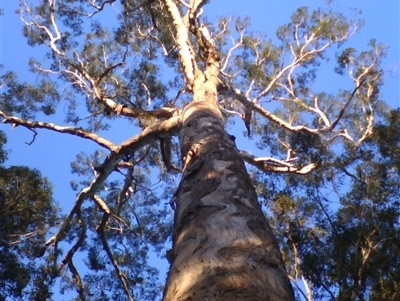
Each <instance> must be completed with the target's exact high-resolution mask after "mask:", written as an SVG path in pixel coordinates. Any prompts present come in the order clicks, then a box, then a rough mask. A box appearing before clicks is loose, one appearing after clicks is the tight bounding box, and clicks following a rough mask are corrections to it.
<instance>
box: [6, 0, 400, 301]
mask: <svg viewBox="0 0 400 301" xmlns="http://www.w3.org/2000/svg"><path fill="white" fill-rule="evenodd" d="M216 2H217V1H204V0H191V1H188V2H186V1H183V0H179V1H178V0H176V1H175V0H150V1H138V0H121V1H118V0H105V1H97V0H96V1H95V0H68V1H56V0H46V1H44V0H35V1H30V2H28V1H25V0H21V1H19V7H17V5H16V7H12V5H11V4H7V6H6V8H11V7H12V9H16V13H17V14H14V15H12V14H11V11H7V10H5V11H4V13H5V14H6V16H7V17H9V16H11V15H12V16H13V18H14V19H13V20H14V21H13V22H17V21H16V20H17V19H18V18H19V20H18V22H20V24H21V25H22V31H20V32H19V36H18V37H15V39H16V43H18V45H19V43H20V40H21V41H22V39H23V41H24V42H23V44H22V43H21V45H22V46H21V47H24V48H23V49H24V51H25V52H26V53H28V54H27V55H26V56H25V55H24V58H26V62H27V64H26V65H23V67H21V64H22V62H20V61H17V60H16V62H15V68H13V64H12V63H9V62H7V61H5V62H4V66H2V73H1V76H0V81H1V94H0V117H1V120H2V122H3V127H2V129H3V130H5V132H6V133H7V136H8V137H7V138H8V140H10V141H11V144H10V145H11V150H9V151H8V153H7V150H8V149H7V144H4V143H5V141H6V140H7V139H6V137H5V135H3V134H2V135H1V137H0V144H1V146H2V148H1V151H0V163H1V166H0V169H1V175H0V202H1V209H2V210H1V211H0V212H1V213H0V214H1V218H0V237H1V241H0V252H1V255H2V256H1V257H2V258H3V259H2V260H1V261H0V270H1V271H2V273H0V274H2V275H3V276H1V277H0V300H7V301H8V300H27V299H29V300H46V298H47V300H59V299H60V298H61V299H65V298H69V299H68V300H160V299H161V298H164V299H163V300H171V299H168V298H170V297H169V296H170V292H169V291H170V290H173V289H174V285H175V284H173V283H174V282H173V280H171V279H174V278H173V274H174V271H175V270H174V267H175V266H176V264H177V262H178V263H179V262H180V259H179V258H180V257H179V256H180V255H181V253H183V252H178V251H177V250H180V249H179V246H178V244H179V241H180V240H184V239H183V238H182V237H185V235H184V234H182V233H184V232H185V231H186V230H187V231H189V230H190V229H191V227H192V228H193V227H194V226H193V225H195V224H196V222H195V220H196V219H195V218H196V217H193V216H196V214H198V215H199V216H200V213H198V212H203V211H202V210H209V213H208V214H209V216H211V217H210V221H208V220H206V221H207V222H204V224H207V223H208V222H209V224H210V225H211V226H215V224H213V221H211V220H212V216H217V215H218V214H222V216H225V215H224V214H225V213H226V211H227V210H231V209H230V207H229V206H228V207H227V205H226V204H225V203H223V202H222V203H221V202H219V203H218V198H219V196H218V195H220V196H221V197H220V198H221V199H225V201H226V200H227V199H229V202H228V203H229V204H228V205H230V204H233V206H234V207H235V208H236V209H235V210H237V211H235V213H232V212H231V213H229V214H227V215H228V216H230V218H232V220H234V221H236V224H234V223H233V224H230V222H227V223H226V224H225V225H224V227H228V226H231V227H232V229H231V232H232V233H233V232H235V231H236V230H235V229H236V228H235V227H237V226H238V224H241V222H240V221H239V220H241V219H243V220H246V219H247V220H246V222H243V225H244V226H243V231H242V233H245V234H246V235H247V234H249V235H253V234H254V235H255V236H254V237H253V236H251V237H250V236H249V237H245V238H243V237H242V236H241V235H240V234H237V233H239V232H240V231H236V232H235V233H236V234H232V235H233V236H234V237H236V240H232V242H231V243H232V245H235V248H236V249H234V251H229V252H228V251H226V250H227V248H226V246H225V247H224V248H223V247H221V249H219V250H218V252H215V254H218V256H220V257H224V256H228V255H227V254H228V253H229V256H232V257H230V258H231V261H230V262H235V261H234V259H232V258H235V256H236V255H235V254H236V253H235V252H238V253H240V256H243V257H246V256H253V255H252V254H251V252H252V251H251V250H250V249H251V247H246V246H245V245H246V243H248V242H253V241H254V240H256V238H257V239H258V238H260V237H268V239H270V232H269V231H271V230H270V228H269V226H268V223H269V225H270V227H271V229H272V232H271V233H273V235H274V236H275V238H276V241H277V242H278V245H279V248H280V251H281V255H282V258H280V255H279V256H278V255H276V254H275V253H273V252H274V251H270V253H268V254H272V255H271V257H274V256H277V258H278V259H276V260H277V262H278V263H275V262H274V263H273V264H272V263H268V264H266V263H265V260H264V259H263V260H264V261H263V260H261V259H260V260H259V261H257V262H258V264H257V265H255V267H251V266H249V265H247V267H248V270H252V269H253V270H257V266H258V265H259V266H263V264H266V265H268V266H270V267H271V270H273V269H275V268H276V270H274V274H277V275H278V276H279V277H281V279H283V280H282V283H285V281H286V280H285V279H286V278H287V277H288V278H289V280H290V283H291V286H292V287H293V290H294V295H295V298H296V300H308V301H311V300H343V301H344V300H360V301H361V300H369V301H373V300H398V299H399V298H400V295H399V291H400V288H399V285H398V283H400V262H399V259H398V258H397V254H398V253H399V252H400V250H399V246H398V243H397V242H398V241H399V240H400V229H399V221H400V219H399V216H400V213H399V210H400V204H399V201H400V199H399V191H400V189H399V188H400V187H399V185H400V184H399V183H400V151H399V149H400V136H399V135H398V132H399V128H400V127H399V126H400V124H399V122H400V111H399V109H398V108H393V105H394V104H397V105H398V103H399V100H398V96H399V95H398V92H397V94H396V92H393V90H394V89H396V88H397V91H398V90H399V89H398V79H397V80H396V83H395V84H393V82H394V80H393V78H394V77H395V76H398V75H396V74H397V73H396V72H395V71H393V66H392V65H391V62H389V61H388V60H387V57H388V56H389V57H392V56H393V50H392V49H391V48H390V47H389V46H391V47H393V45H392V44H390V45H386V44H384V43H382V42H381V41H380V38H382V36H379V35H378V36H369V35H368V33H367V34H365V33H363V35H362V36H363V37H365V36H368V39H365V40H363V41H362V43H361V42H359V41H357V36H358V35H360V33H362V32H363V28H364V27H365V26H368V18H367V19H365V20H364V19H363V14H362V11H361V10H360V9H351V8H349V9H348V8H347V6H348V3H344V4H343V1H327V2H325V3H323V4H321V5H320V6H315V5H314V4H313V5H304V6H301V7H298V8H296V9H294V10H293V11H291V12H290V13H289V12H286V13H287V16H288V17H287V18H286V19H285V18H277V17H273V15H274V10H275V9H276V10H277V11H278V8H275V7H274V5H272V4H269V5H270V6H271V7H269V5H266V4H261V1H255V2H256V3H257V4H254V8H253V9H254V13H255V14H256V10H257V9H258V10H260V8H261V7H263V8H264V7H267V8H268V10H266V11H265V18H264V17H263V18H262V22H261V23H262V25H261V26H260V24H259V22H258V21H257V22H254V20H253V18H252V16H251V14H250V15H249V16H248V17H244V16H241V14H240V12H239V11H237V12H236V13H237V15H239V16H234V15H232V14H230V13H228V8H226V7H224V6H223V5H222V4H217V3H216ZM243 2H245V1H243ZM339 4H341V6H340V5H339ZM258 5H259V6H260V7H258ZM376 6H378V5H376ZM377 9H379V8H378V7H377ZM218 15H219V17H218ZM269 18H270V19H271V20H270V21H269ZM254 19H255V18H254ZM254 23H257V24H256V25H254ZM275 23H276V24H277V25H276V26H274V28H273V29H271V27H272V25H271V24H275ZM13 24H14V23H13ZM376 26H377V27H378V25H376ZM255 28H256V29H255ZM381 34H382V35H383V34H384V33H381ZM8 42H9V43H11V42H12V41H11V40H10V41H8ZM393 44H395V43H394V42H393ZM6 52H12V51H11V50H7V51H6ZM10 57H11V56H10ZM21 61H22V60H21ZM397 64H398V62H397ZM393 86H394V89H393ZM387 87H390V88H391V89H388V88H387ZM390 97H392V99H389V98H390ZM393 98H394V100H393ZM204 103H206V104H207V105H204ZM191 114H194V115H193V116H194V117H190V116H191ZM207 114H208V117H207V116H206V115H207ZM210 116H211V117H210ZM190 118H192V119H190ZM187 120H189V121H187ZM191 131H192V132H193V133H192V132H191ZM22 133H23V134H22ZM49 133H51V134H49ZM191 133H192V134H191ZM18 135H19V136H18ZM190 135H192V136H190ZM17 137H20V138H17ZM187 137H190V138H187ZM199 137H201V138H199ZM204 137H205V138H204ZM13 139H15V140H14V141H13ZM196 139H198V140H196ZM207 139H211V140H210V141H211V142H209V140H207ZM212 139H214V140H212ZM15 141H17V142H15ZM202 141H207V143H206V142H204V143H203V142H202ZM213 143H214V144H213ZM217 145H218V146H217ZM22 150H23V151H22ZM31 150H32V151H31ZM14 151H15V153H17V154H18V156H19V157H18V156H17V157H15V158H14V159H13V161H12V162H13V164H14V165H16V166H9V165H7V163H5V162H7V161H6V158H7V156H11V155H12V154H13V152H14ZM211 153H212V154H214V155H215V156H216V158H218V160H217V159H216V160H215V161H213V162H214V163H211V160H207V159H206V158H209V157H207V156H208V155H210V154H211ZM202 156H204V157H202ZM26 158H28V159H29V160H32V161H31V162H32V164H33V165H34V166H35V167H36V169H34V168H31V167H25V166H23V165H25V164H28V163H24V162H27V161H25V160H26ZM222 162H224V163H222ZM226 162H228V163H226ZM229 162H230V163H229ZM232 162H233V163H232ZM243 162H244V163H243ZM231 163H232V164H231ZM244 164H245V165H244ZM242 165H243V166H245V167H246V169H244V168H243V169H241V168H242ZM232 166H234V167H232ZM230 168H232V172H231V174H233V175H234V176H235V177H236V176H237V177H238V178H239V179H243V180H241V181H239V184H232V186H229V184H230V183H233V182H230V179H231V178H230V177H231V176H230V171H231V169H230ZM234 168H236V169H234ZM38 170H40V171H42V172H43V173H44V170H48V172H49V174H52V175H53V176H52V177H50V176H49V177H48V178H49V179H47V178H44V177H43V176H42V174H41V173H40V172H39V171H38ZM246 170H247V175H246ZM203 172H204V174H205V175H207V176H204V177H200V178H201V179H203V180H202V181H198V182H195V180H194V179H196V177H198V176H199V174H202V173H203ZM243 172H244V173H245V175H243V177H242V173H243ZM46 175H47V174H46ZM247 178H249V180H247ZM196 181H197V180H196ZM50 182H54V183H56V184H55V185H54V186H55V188H54V190H55V195H54V196H53V188H52V185H51V184H50ZM191 183H192V184H191ZM193 183H197V184H193ZM235 183H236V182H235ZM243 183H244V184H243ZM242 184H243V185H247V186H243V187H247V188H243V189H242V186H240V185H242ZM239 186H240V187H239ZM57 187H62V189H60V190H59V191H58V192H57ZM226 187H231V188H230V191H227V190H226V191H225V190H224V189H225V188H226ZM249 187H250V188H249ZM207 189H208V190H209V193H207V194H206V193H203V192H204V191H206V190H207ZM61 190H62V191H61ZM240 190H242V192H240ZM216 191H217V192H218V193H219V194H218V193H216ZM221 191H224V193H225V194H224V197H222V195H223V193H222V192H221ZM253 191H255V193H256V194H257V195H255V193H254V198H252V196H253ZM241 193H242V194H241ZM226 195H227V196H228V197H227V196H226ZM246 195H249V197H248V198H249V200H250V199H251V200H250V201H248V202H247V199H246V198H245V197H244V196H246ZM257 197H258V202H259V203H260V205H261V210H262V211H263V212H264V214H265V216H266V217H267V220H268V223H265V224H264V223H263V222H260V223H261V224H262V225H266V226H265V227H264V226H262V227H264V228H263V229H262V230H257V229H258V228H257V227H259V225H258V224H257V227H256V226H254V224H255V223H256V222H255V220H252V219H251V218H252V217H251V216H254V215H257V212H258V211H257V210H258V209H254V210H256V211H248V210H250V209H248V208H250V207H252V208H255V207H257V208H258V203H257V202H256V201H257ZM237 199H240V202H242V203H241V205H238V204H237V203H236V202H237ZM185 200H188V203H191V204H192V205H191V206H194V207H193V208H194V209H193V208H192V207H190V208H189V207H188V208H189V209H187V210H184V209H182V208H183V207H184V206H186V205H183V204H184V201H185ZM252 201H254V202H255V203H257V206H255V205H254V203H252ZM197 202H198V203H197ZM57 204H59V205H60V206H61V208H62V210H61V211H60V210H59V209H58V207H57V206H58V205H57ZM243 204H246V206H247V207H246V206H244V205H243ZM249 204H251V205H249ZM187 206H189V205H187ZM224 206H225V207H224ZM216 208H217V209H216ZM227 208H228V209H227ZM197 210H198V212H197ZM214 210H217V211H218V210H219V211H218V213H215V212H214ZM194 211H196V212H194ZM217 211H216V212H217ZM224 212H225V213H224ZM254 212H255V213H254ZM235 214H236V215H235ZM182 216H183V217H182ZM232 216H234V217H232ZM236 217H237V219H235V218H236ZM192 218H193V221H192ZM257 218H259V217H258V215H257ZM220 220H224V221H225V219H223V218H221V219H220ZM260 220H262V218H261V217H260ZM258 222H259V220H257V223H258ZM197 225H201V223H199V224H197ZM204 227H206V226H204ZM195 228H196V227H195ZM200 228H201V227H199V226H197V230H198V231H199V232H200V230H201V229H200ZM211 228H212V227H211ZM199 229H200V230H199ZM204 229H205V228H204ZM213 229H214V228H213ZM215 229H216V228H215ZM218 229H219V230H221V229H223V227H222V228H218ZM195 230H196V229H195ZM197 230H196V231H197ZM219 230H218V231H219ZM218 231H215V232H216V233H210V234H209V237H213V235H215V236H216V237H218V235H219V236H220V238H221V240H222V241H224V239H226V241H225V242H227V241H228V240H229V239H228V238H227V237H228V236H229V234H224V231H222V230H221V232H219V233H218ZM263 231H265V233H266V234H265V233H264V232H263ZM202 232H205V233H208V231H206V230H204V231H202ZM226 232H229V231H226ZM260 233H261V234H260ZM257 235H259V236H257ZM209 237H207V238H209ZM239 238H240V239H242V240H243V242H246V243H243V246H242V245H241V242H240V241H239V240H240V239H239ZM190 239H192V238H191V237H190V236H189V239H187V238H186V240H185V241H187V240H190ZM246 239H247V240H246ZM268 239H267V240H268ZM193 240H196V238H193ZM204 241H206V240H204ZM210 241H212V239H210ZM271 241H272V243H273V241H274V240H271ZM206 245H207V243H204V242H201V244H200V245H199V246H198V248H199V249H201V248H206V247H207V246H206ZM210 245H211V246H210V247H208V249H207V248H206V249H207V252H208V251H210V250H211V249H213V248H215V247H216V244H215V243H214V244H211V243H210ZM205 246H206V247H205ZM276 248H277V247H276ZM195 249H196V248H195ZM196 250H198V249H196ZM224 250H225V251H226V252H225V253H224ZM229 250H231V249H229ZM238 250H240V251H238ZM274 250H275V249H274ZM193 254H194V253H193ZM221 254H223V255H221ZM249 254H250V255H249ZM260 254H261V253H260ZM274 254H275V255H274ZM193 256H195V255H193ZM196 256H197V255H196ZM213 256H214V255H213ZM218 256H216V257H218ZM238 256H239V255H238ZM257 256H259V255H257ZM257 256H256V257H257ZM260 256H261V255H260ZM268 256H269V255H268ZM268 256H267V257H268ZM5 258H6V259H7V260H5ZM156 258H157V259H156ZM206 258H211V257H206ZM224 258H225V257H224ZM248 258H250V257H248ZM274 258H275V257H274ZM158 260H159V261H158ZM250 261H251V260H250ZM159 262H162V263H159ZM221 262H224V261H221ZM227 262H229V261H227ZM168 264H170V265H171V268H170V272H169V276H168V279H167V282H166V281H165V279H164V278H165V277H164V274H163V273H165V270H166V269H167V268H166V266H167V265H168ZM174 264H175V265H174ZM281 264H282V266H284V269H282V267H281V266H280V265H281ZM221 265H222V264H221ZM226 265H228V264H227V263H226ZM160 266H161V274H160V273H159V269H158V268H159V267H160ZM244 266H245V267H246V265H244ZM241 268H243V267H241ZM221 269H222V270H224V272H223V273H229V271H228V269H227V268H226V266H224V265H222V268H221ZM204 270H206V269H205V268H204ZM248 270H246V272H244V273H243V275H244V274H246V273H247V272H248ZM284 270H286V272H285V275H283V274H282V275H281V274H280V273H281V272H282V271H284ZM227 271H228V272H227ZM276 271H278V272H276ZM230 272H231V273H232V271H230ZM250 272H251V271H250ZM216 273H217V272H216ZM221 273H222V272H221ZM260 273H262V272H260ZM286 273H287V275H286ZM211 274H212V273H211ZM211 274H210V275H211ZM217 274H218V273H217ZM210 279H211V278H210ZM199 281H200V280H199ZM208 281H210V280H208ZM254 281H255V280H254ZM200 283H201V282H199V283H197V284H196V283H195V282H194V283H193V289H194V290H198V291H197V293H198V294H199V295H200V291H201V290H202V289H201V288H200V287H201V285H200ZM181 285H182V287H184V285H185V284H184V283H181ZM196 285H197V286H196ZM278 286H279V285H277V287H278ZM182 287H181V288H180V289H182V290H183V288H182ZM215 289H216V290H217V289H218V290H219V289H220V287H218V288H215ZM275 289H276V291H274V292H273V294H276V296H279V294H280V292H279V290H278V288H275ZM225 290H226V292H225V293H226V294H229V289H225ZM176 291H179V289H176ZM286 293H287V296H289V297H287V299H284V298H283V297H282V299H284V300H291V299H290V295H291V289H290V288H287V289H286V291H285V294H286ZM282 294H284V293H282ZM222 295H223V294H222ZM237 296H238V300H239V299H240V298H241V299H240V300H246V298H247V300H250V299H248V298H249V297H246V298H245V297H244V296H245V295H243V296H239V295H237ZM260 296H261V295H260ZM274 296H275V295H274ZM281 296H283V295H281ZM285 296H286V295H285ZM182 298H183V297H182ZM199 298H200V297H199ZM260 298H261V297H260ZM271 298H273V297H271ZM285 298H286V297H285ZM253 299H254V300H258V299H257V298H256V296H254V298H253ZM182 300H184V299H182ZM185 300H186V299H185ZM187 300H189V299H187ZM193 300H194V299H193ZM215 300H223V299H222V297H221V299H218V298H217V297H216V299H215Z"/></svg>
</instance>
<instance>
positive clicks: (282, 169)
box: [239, 151, 318, 175]
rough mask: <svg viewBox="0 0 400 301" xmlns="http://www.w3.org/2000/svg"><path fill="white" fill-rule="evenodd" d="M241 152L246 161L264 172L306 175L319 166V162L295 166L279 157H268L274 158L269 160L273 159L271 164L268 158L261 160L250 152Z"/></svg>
mask: <svg viewBox="0 0 400 301" xmlns="http://www.w3.org/2000/svg"><path fill="white" fill-rule="evenodd" d="M239 153H240V155H241V156H242V158H243V160H244V161H246V162H247V163H249V164H251V165H253V166H254V167H257V168H258V169H259V170H261V171H264V172H274V173H293V174H298V175H305V174H308V173H310V172H311V171H313V170H315V169H316V168H317V167H318V164H316V163H310V164H308V165H306V166H303V167H294V166H289V165H288V164H287V163H286V162H281V161H279V160H277V159H272V158H267V159H272V160H269V161H273V163H274V165H269V164H267V163H266V161H268V160H260V158H257V157H255V156H253V155H250V154H249V153H247V152H244V151H240V152H239ZM276 164H281V165H282V166H278V165H276Z"/></svg>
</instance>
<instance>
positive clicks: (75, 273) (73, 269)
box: [67, 258, 86, 301]
mask: <svg viewBox="0 0 400 301" xmlns="http://www.w3.org/2000/svg"><path fill="white" fill-rule="evenodd" d="M67 263H68V268H69V270H70V271H71V273H72V277H73V278H74V282H75V286H76V290H77V291H78V294H79V300H82V301H85V300H86V297H85V293H84V289H83V283H82V279H81V276H80V275H79V273H78V270H77V269H76V267H75V265H74V263H73V261H72V258H70V260H69V261H68V262H67Z"/></svg>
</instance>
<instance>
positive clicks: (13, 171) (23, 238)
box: [0, 132, 58, 300]
mask: <svg viewBox="0 0 400 301" xmlns="http://www.w3.org/2000/svg"><path fill="white" fill-rule="evenodd" d="M5 142H6V138H5V135H4V133H3V132H0V164H1V165H0V204H1V205H0V206H1V210H0V252H1V257H0V271H1V273H0V275H1V276H0V300H8V298H7V297H10V296H12V298H13V300H27V299H29V300H45V299H46V298H48V297H50V296H51V287H52V285H53V284H54V282H55V278H56V276H57V274H58V269H57V268H54V264H53V262H52V260H53V258H52V257H53V256H47V257H45V260H44V261H43V260H40V261H39V260H37V258H38V257H42V256H43V255H44V253H45V251H46V249H45V248H43V244H44V243H45V238H46V234H48V233H49V232H51V229H52V227H54V226H55V223H56V222H57V220H58V209H57V207H56V206H55V204H54V201H53V199H52V187H51V184H50V183H49V182H48V181H47V179H45V178H43V177H42V176H41V174H40V173H39V172H38V171H37V170H32V169H29V168H27V167H24V166H11V167H8V168H6V167H4V166H3V164H4V162H5V161H6V159H7V153H6V151H5V150H4V148H3V147H4V144H5Z"/></svg>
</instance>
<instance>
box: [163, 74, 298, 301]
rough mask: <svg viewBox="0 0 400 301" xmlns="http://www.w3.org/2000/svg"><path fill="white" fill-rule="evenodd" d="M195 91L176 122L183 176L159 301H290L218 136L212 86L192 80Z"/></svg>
mask: <svg viewBox="0 0 400 301" xmlns="http://www.w3.org/2000/svg"><path fill="white" fill-rule="evenodd" d="M195 87H196V89H194V91H195V95H194V100H193V102H192V103H190V104H189V105H188V106H187V107H186V108H185V110H184V112H183V114H182V120H181V121H182V127H181V131H180V142H181V148H182V160H183V166H184V170H183V176H182V181H181V184H180V186H179V188H178V191H177V192H176V194H175V198H174V202H175V203H176V205H177V207H176V211H175V223H174V235H173V248H172V250H171V251H170V252H169V254H168V257H169V260H170V263H171V267H170V271H169V274H168V279H167V283H166V286H165V291H164V299H163V300H164V301H178V300H179V301H184V300H191V301H194V300H201V301H204V300H210V301H211V300H230V301H231V300H263V301H265V300H294V298H293V292H292V288H291V285H290V282H289V279H288V277H287V275H286V272H285V268H284V265H283V262H282V258H281V254H280V252H279V248H278V244H277V242H276V240H275V237H274V235H273V233H272V230H271V228H270V226H269V225H268V222H267V220H266V218H265V216H264V214H263V213H262V211H261V206H260V204H259V202H258V200H257V195H256V192H255V190H254V188H253V185H252V183H251V180H250V178H249V175H248V174H247V171H246V168H245V166H244V163H243V160H242V158H241V156H240V154H239V153H238V151H237V149H236V148H235V146H234V143H233V142H232V140H231V139H229V138H228V136H227V134H226V132H225V130H224V126H223V117H222V114H221V112H220V109H219V107H218V105H217V102H216V99H217V98H216V94H215V91H216V90H215V84H214V83H213V82H212V81H211V80H209V81H207V80H206V81H204V77H202V76H196V82H195ZM210 87H211V89H210Z"/></svg>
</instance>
